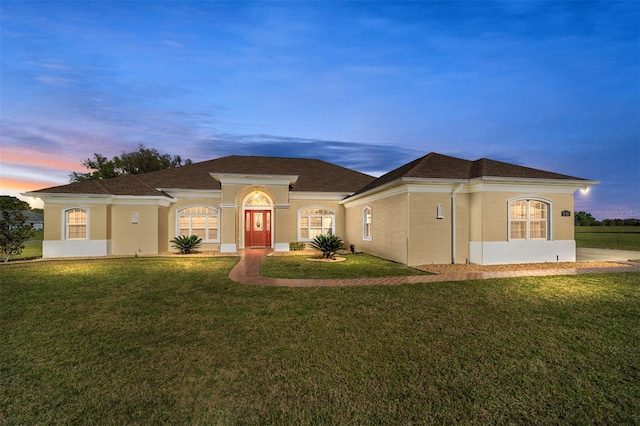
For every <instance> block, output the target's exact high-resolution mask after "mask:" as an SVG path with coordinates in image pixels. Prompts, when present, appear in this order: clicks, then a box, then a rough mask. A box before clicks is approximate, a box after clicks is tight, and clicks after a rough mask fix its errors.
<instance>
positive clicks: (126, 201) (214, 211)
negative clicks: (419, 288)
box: [24, 153, 598, 265]
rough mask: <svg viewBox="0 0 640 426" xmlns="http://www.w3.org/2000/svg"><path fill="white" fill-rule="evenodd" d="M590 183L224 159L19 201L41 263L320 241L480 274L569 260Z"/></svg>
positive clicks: (425, 160) (457, 168) (492, 171)
mask: <svg viewBox="0 0 640 426" xmlns="http://www.w3.org/2000/svg"><path fill="white" fill-rule="evenodd" d="M597 183H598V182H595V181H590V180H586V179H582V178H576V177H571V176H566V175H562V174H558V173H553V172H547V171H543V170H537V169H532V168H528V167H523V166H518V165H514V164H508V163H503V162H499V161H494V160H489V159H486V158H482V159H480V160H476V161H469V160H464V159H460V158H454V157H450V156H446V155H441V154H437V153H430V154H428V155H426V156H424V157H421V158H418V159H416V160H415V161H412V162H411V163H408V164H406V165H404V166H402V167H399V168H397V169H395V170H393V171H391V172H389V173H387V174H385V175H383V176H381V177H379V178H374V177H372V176H369V175H366V174H364V173H360V172H358V171H354V170H350V169H347V168H344V167H341V166H338V165H335V164H331V163H328V162H325V161H321V160H315V159H302V158H277V157H251V156H229V157H223V158H218V159H214V160H210V161H204V162H201V163H195V164H191V165H187V166H183V167H178V168H173V169H167V170H160V171H156V172H151V173H145V174H140V175H126V176H120V177H116V178H112V179H106V180H93V181H86V182H78V183H72V184H68V185H63V186H56V187H52V188H46V189H41V190H37V191H32V192H28V193H25V194H24V195H27V196H31V197H38V198H41V199H42V200H43V201H44V206H45V207H44V211H45V220H46V221H47V223H48V224H49V226H47V229H45V234H44V242H43V257H65V256H104V255H127V254H129V255H131V254H134V253H142V254H159V253H168V252H170V240H171V239H172V238H174V237H176V236H178V235H190V234H195V235H198V236H200V237H201V238H202V239H203V245H202V250H219V251H220V252H221V253H235V252H237V251H238V250H241V249H247V248H250V247H271V248H273V249H274V250H276V251H288V250H289V243H290V242H294V241H299V242H308V241H311V240H312V239H313V238H314V237H315V236H316V235H318V234H321V233H326V234H335V235H338V236H340V237H341V238H342V239H343V240H344V241H345V243H347V244H355V245H356V247H357V248H358V250H361V251H364V252H367V253H371V254H373V255H377V256H380V257H383V258H387V259H390V260H393V261H396V262H400V263H404V264H408V265H419V264H429V263H451V262H453V263H465V262H471V263H478V264H483V265H487V264H499V263H526V262H546V261H549V262H555V261H575V241H574V234H573V218H572V217H571V213H570V212H573V194H574V192H575V191H576V190H577V189H578V188H585V187H588V186H591V185H595V184H597ZM567 213H568V215H569V216H567ZM54 224H58V225H54Z"/></svg>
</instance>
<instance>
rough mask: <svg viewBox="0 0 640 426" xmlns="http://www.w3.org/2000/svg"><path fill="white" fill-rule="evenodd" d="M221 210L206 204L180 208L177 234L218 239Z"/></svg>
mask: <svg viewBox="0 0 640 426" xmlns="http://www.w3.org/2000/svg"><path fill="white" fill-rule="evenodd" d="M219 218H220V215H219V212H218V210H216V209H213V208H211V207H205V206H194V207H187V208H185V209H182V210H178V229H177V231H178V232H177V234H178V235H179V236H181V235H185V236H186V235H197V236H198V237H200V238H202V240H203V241H218V240H219V236H218V222H219Z"/></svg>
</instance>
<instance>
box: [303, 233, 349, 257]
mask: <svg viewBox="0 0 640 426" xmlns="http://www.w3.org/2000/svg"><path fill="white" fill-rule="evenodd" d="M342 244H343V243H342V240H341V239H340V238H339V237H338V236H336V235H326V234H320V235H316V237H315V238H314V239H313V241H311V243H309V245H310V246H311V247H312V248H314V249H316V250H319V251H321V252H322V258H323V259H333V256H335V254H336V253H337V252H338V250H340V249H341V248H342Z"/></svg>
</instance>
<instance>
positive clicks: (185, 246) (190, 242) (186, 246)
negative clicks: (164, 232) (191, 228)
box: [171, 235, 202, 254]
mask: <svg viewBox="0 0 640 426" xmlns="http://www.w3.org/2000/svg"><path fill="white" fill-rule="evenodd" d="M171 243H172V245H173V247H174V248H177V249H178V250H179V251H180V254H189V253H193V251H194V250H195V249H197V248H198V247H199V246H200V244H201V243H202V238H200V237H198V236H197V235H180V236H178V237H175V238H174V239H173V240H171Z"/></svg>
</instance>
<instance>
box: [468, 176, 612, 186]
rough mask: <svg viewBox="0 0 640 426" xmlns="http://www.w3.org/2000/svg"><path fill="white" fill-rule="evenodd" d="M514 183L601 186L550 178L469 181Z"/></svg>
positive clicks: (586, 180)
mask: <svg viewBox="0 0 640 426" xmlns="http://www.w3.org/2000/svg"><path fill="white" fill-rule="evenodd" d="M480 181H482V182H499V183H504V182H514V183H530V184H537V185H539V184H544V185H564V186H576V187H589V186H594V185H598V184H600V181H599V180H588V179H549V178H518V177H503V176H481V177H479V178H474V179H471V180H470V181H469V183H473V182H480Z"/></svg>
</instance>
